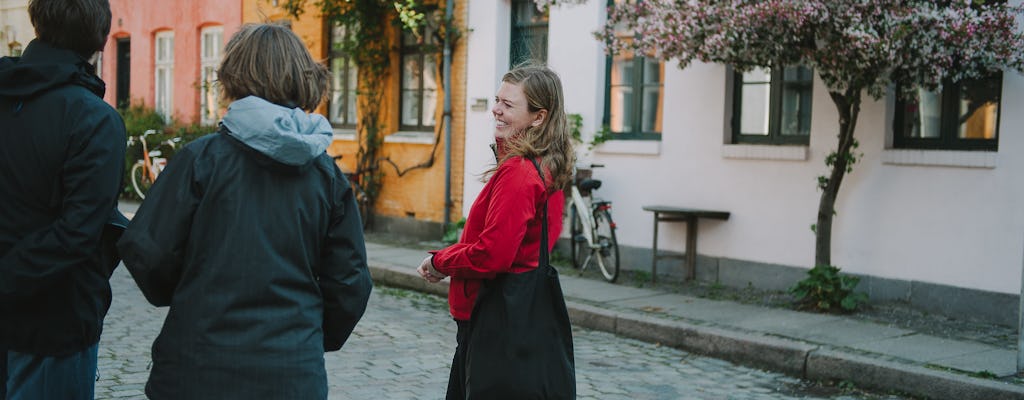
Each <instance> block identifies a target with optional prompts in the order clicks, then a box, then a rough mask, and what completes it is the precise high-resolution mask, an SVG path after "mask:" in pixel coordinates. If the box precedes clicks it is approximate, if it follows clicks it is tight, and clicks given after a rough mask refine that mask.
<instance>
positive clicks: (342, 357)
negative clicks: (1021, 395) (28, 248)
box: [96, 268, 903, 400]
mask: <svg viewBox="0 0 1024 400" xmlns="http://www.w3.org/2000/svg"><path fill="white" fill-rule="evenodd" d="M111 284H112V286H113V292H114V300H113V304H112V305H111V308H110V312H109V314H108V316H107V319H106V323H105V325H104V332H103V338H102V340H101V342H100V348H99V380H98V382H97V383H96V398H97V399H144V398H145V396H144V394H143V388H144V386H145V382H146V378H147V376H148V371H149V364H150V356H149V350H150V345H151V344H152V342H153V339H154V338H155V337H156V335H157V333H158V331H159V329H160V325H161V324H162V323H163V319H164V316H165V315H166V309H165V308H160V309H158V308H154V307H152V306H150V305H149V304H148V303H147V302H146V300H145V299H144V298H143V297H142V294H141V293H140V292H139V291H138V289H137V288H136V287H135V284H134V283H133V282H132V280H131V277H130V276H129V275H128V273H127V272H126V270H125V269H124V268H118V270H117V272H115V274H114V277H113V278H112V279H111ZM574 334H575V339H574V341H575V347H576V365H577V367H576V368H577V371H576V375H577V385H578V392H579V399H594V400H597V399H600V400H615V399H629V400H643V399H659V400H660V399H665V400H675V399H715V400H717V399H844V400H846V399H903V398H902V397H897V396H880V395H874V394H869V393H864V392H860V391H857V390H855V389H854V390H849V388H847V389H848V390H845V391H844V390H840V389H839V388H835V387H830V386H822V385H817V384H813V383H806V382H802V381H800V380H798V379H795V378H791V377H788V376H785V375H781V374H777V373H773V372H765V371H761V370H757V369H752V368H747V367H742V366H737V365H734V364H731V363H729V362H726V361H721V360H717V359H713V358H707V357H701V356H696V355H692V354H689V353H686V352H683V351H679V350H675V349H670V348H665V347H659V346H657V345H653V344H648V343H643V342H639V341H635V340H630V339H624V338H620V337H617V336H615V335H611V334H608V333H604V332H598V331H591V330H586V329H577V330H575V332H574ZM454 342H455V323H454V322H452V321H451V319H450V318H448V316H447V308H446V306H445V303H444V300H443V299H441V298H437V297H433V296H428V295H423V294H420V293H415V292H409V291H405V290H398V289H391V288H384V287H377V288H375V290H374V294H373V296H372V297H371V298H370V307H369V309H368V310H367V313H366V316H365V317H364V318H363V320H362V321H361V322H360V324H359V326H358V327H357V328H356V331H355V333H354V334H353V336H352V338H351V339H349V341H348V343H347V344H346V345H345V347H344V348H343V349H342V350H341V351H340V352H334V353H328V354H327V356H326V360H327V373H328V377H329V385H330V398H331V399H353V400H362V399H374V400H375V399H388V400H391V399H443V398H444V392H445V388H446V386H447V381H448V368H449V366H450V365H451V356H452V353H453V352H454V348H455V344H454Z"/></svg>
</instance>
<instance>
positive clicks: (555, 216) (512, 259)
mask: <svg viewBox="0 0 1024 400" xmlns="http://www.w3.org/2000/svg"><path fill="white" fill-rule="evenodd" d="M562 99H563V96H562V86H561V81H560V79H559V78H558V75H556V74H555V73H554V72H553V71H551V70H550V69H548V68H547V67H544V66H537V65H526V66H520V67H518V68H515V69H513V70H512V71H509V72H508V73H507V74H505V76H504V77H503V78H502V83H501V87H500V88H499V89H498V93H497V95H496V96H495V98H494V101H495V104H494V107H493V108H492V110H491V112H492V114H493V115H494V119H495V124H496V125H495V129H494V138H495V144H496V147H495V148H496V156H497V165H496V166H495V167H493V168H492V169H490V170H489V171H487V172H486V173H485V176H486V177H487V183H486V184H485V185H484V188H483V189H482V191H481V192H480V194H479V196H478V197H477V198H476V200H475V201H474V203H473V206H472V207H471V208H470V211H469V215H468V217H467V218H466V224H465V226H464V228H463V233H462V237H461V238H460V239H459V242H458V243H456V244H454V245H451V246H449V247H447V248H444V249H442V250H439V251H436V252H433V254H432V255H431V256H429V257H427V258H426V259H424V260H423V262H422V264H421V265H420V267H419V268H418V272H419V274H420V276H421V277H423V279H425V280H427V281H429V282H438V281H440V280H441V279H444V278H445V277H447V276H450V277H451V278H452V281H451V285H450V287H449V291H448V304H449V309H450V312H451V315H452V317H453V318H454V319H455V321H456V324H457V326H458V332H457V334H456V342H457V348H456V350H455V356H454V359H453V361H452V369H451V376H450V377H449V382H448V395H447V398H448V399H466V398H467V397H469V398H473V396H474V394H473V393H470V392H468V389H470V388H472V389H473V390H474V391H475V390H477V389H480V390H481V392H480V393H489V394H486V395H479V397H480V398H490V399H497V398H517V397H518V398H535V397H534V396H533V395H532V393H534V392H537V391H547V390H548V389H550V388H546V389H544V390H539V388H538V387H535V386H534V383H535V382H536V381H531V379H533V377H524V376H526V375H530V374H535V373H536V372H537V371H515V370H511V371H510V370H508V369H511V368H515V367H514V366H511V365H509V364H507V363H503V362H501V361H500V360H484V362H485V364H481V365H487V364H489V365H490V367H485V368H488V369H489V370H490V371H486V372H495V371H499V372H498V373H500V374H503V375H504V376H505V377H507V379H505V381H507V382H521V381H526V382H527V384H525V385H521V387H518V388H514V390H511V391H504V393H496V392H486V391H484V389H483V388H481V387H480V386H481V385H480V384H481V382H480V381H479V380H477V377H474V376H468V375H469V374H468V372H470V371H468V368H469V366H468V363H469V362H470V360H469V357H471V355H470V354H469V353H471V352H472V351H473V350H472V349H468V347H469V346H468V345H467V344H468V342H469V341H470V339H471V334H472V332H473V331H477V332H479V331H480V329H481V328H482V327H480V326H479V325H476V323H477V321H474V320H473V319H474V318H473V317H474V316H476V315H477V314H476V312H475V311H474V307H475V306H476V307H478V306H479V304H478V303H477V301H478V299H477V297H478V294H480V293H481V288H482V287H483V286H487V284H488V282H489V281H494V280H496V279H498V278H499V277H500V276H501V275H519V274H525V273H529V272H532V271H534V270H536V269H538V267H543V268H550V267H549V266H547V265H541V263H542V262H543V260H541V256H542V255H546V254H547V252H549V251H550V250H551V247H552V245H553V244H554V243H555V241H556V240H557V239H558V235H559V234H560V233H561V232H562V209H563V206H564V204H565V196H564V193H563V190H562V189H563V188H565V187H567V185H568V183H569V181H570V178H571V174H572V163H573V161H574V152H573V147H572V142H571V137H570V133H569V129H568V127H567V122H566V116H565V109H564V105H563V100H562ZM542 175H543V176H542ZM545 207H546V209H545ZM545 211H546V213H545ZM544 216H547V218H546V220H545V218H544ZM545 224H546V230H545ZM542 232H546V233H547V236H548V237H546V238H545V237H542ZM542 243H547V244H549V245H548V247H547V248H544V249H542V248H541V247H542ZM544 272H546V273H549V272H547V271H544ZM555 283H556V284H557V281H556V282H555ZM556 289H557V290H558V295H557V296H554V299H553V300H552V301H551V302H552V303H559V302H560V303H561V304H551V306H552V307H554V308H555V309H557V310H558V311H557V312H556V314H564V312H565V304H564V300H563V299H562V298H561V292H560V290H561V289H560V288H556ZM542 306H546V305H542ZM563 317H564V319H565V321H564V322H565V323H566V324H567V323H568V316H567V315H563ZM532 322H538V323H539V322H541V321H532ZM532 322H531V323H532ZM566 333H567V334H568V332H566ZM492 339H493V340H495V341H497V340H499V339H498V338H491V339H485V340H492ZM561 339H563V338H557V337H548V338H542V340H549V341H557V340H561ZM569 339H570V343H569V346H568V347H569V348H568V350H569V352H570V354H569V358H570V359H569V360H568V361H569V363H570V364H571V362H572V360H571V350H572V349H571V338H569ZM537 350H538V351H539V350H540V349H539V348H538V349H537ZM467 351H468V352H467ZM541 357H544V356H543V355H541ZM488 361H489V363H488ZM557 361H565V360H557ZM570 369H571V367H570ZM545 370H546V371H547V372H549V373H550V375H551V376H557V377H559V378H565V379H566V380H572V377H571V371H568V373H570V376H568V377H566V376H564V375H562V376H558V373H559V372H563V371H561V370H560V368H559V366H557V365H548V366H547V367H546V369H545ZM476 372H477V374H478V376H480V375H482V374H481V372H485V371H476ZM519 378H522V380H520V379H519ZM547 378H550V377H541V378H539V379H547ZM562 383H564V384H566V385H562V386H559V389H563V390H565V391H564V392H561V393H550V392H548V393H547V396H546V397H544V398H571V397H572V396H571V394H569V389H570V388H568V387H566V386H567V385H569V384H573V383H574V381H572V382H562ZM474 385H475V386H474ZM555 386H558V385H555ZM573 388H574V386H573ZM573 390H574V389H573ZM498 391H501V390H498ZM527 393H530V394H527Z"/></svg>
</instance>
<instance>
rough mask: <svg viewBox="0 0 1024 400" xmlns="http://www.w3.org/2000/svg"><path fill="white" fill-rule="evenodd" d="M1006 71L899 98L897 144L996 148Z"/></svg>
mask: <svg viewBox="0 0 1024 400" xmlns="http://www.w3.org/2000/svg"><path fill="white" fill-rule="evenodd" d="M1002 86H1003V75H1002V73H996V74H993V75H990V76H988V77H986V78H983V79H972V80H966V81H962V82H955V83H953V82H947V83H946V84H945V85H943V88H942V89H941V90H939V91H934V92H932V91H926V90H924V89H918V90H916V91H913V92H912V94H911V96H910V97H909V98H905V99H899V100H897V101H896V113H895V118H893V132H894V135H893V147H896V148H903V149H936V150H987V151H996V150H997V147H998V143H999V104H1000V97H1001V93H1002Z"/></svg>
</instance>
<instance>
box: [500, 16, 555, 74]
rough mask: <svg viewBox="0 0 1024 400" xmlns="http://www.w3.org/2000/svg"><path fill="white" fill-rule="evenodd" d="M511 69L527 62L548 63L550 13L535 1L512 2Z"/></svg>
mask: <svg viewBox="0 0 1024 400" xmlns="http://www.w3.org/2000/svg"><path fill="white" fill-rule="evenodd" d="M510 45H511V46H510V51H509V69H512V68H515V66H517V65H519V64H522V63H524V62H527V61H532V62H536V63H542V64H547V62H548V11H547V10H544V11H543V12H542V11H540V10H537V5H536V4H535V3H534V2H533V0H512V40H511V43H510Z"/></svg>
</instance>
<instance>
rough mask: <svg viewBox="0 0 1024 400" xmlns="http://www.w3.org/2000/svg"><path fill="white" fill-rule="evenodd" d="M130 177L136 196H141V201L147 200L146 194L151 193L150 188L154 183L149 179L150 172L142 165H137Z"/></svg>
mask: <svg viewBox="0 0 1024 400" xmlns="http://www.w3.org/2000/svg"><path fill="white" fill-rule="evenodd" d="M130 176H131V180H132V188H133V189H135V194H137V195H139V199H142V200H145V199H146V192H149V188H150V186H153V181H151V180H150V179H149V173H148V171H146V168H144V167H143V166H142V163H137V164H135V165H133V166H132V171H131V175H130Z"/></svg>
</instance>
